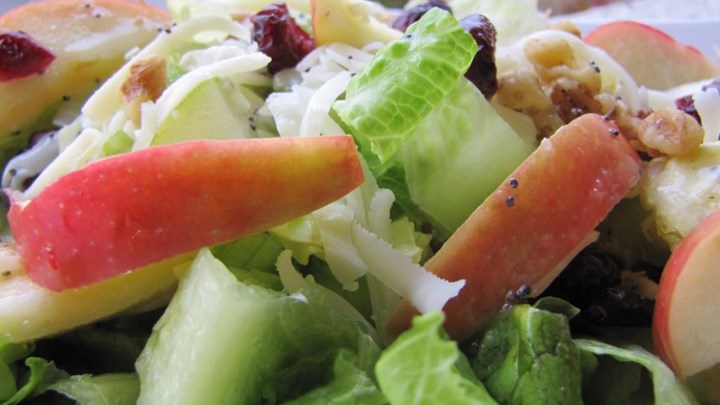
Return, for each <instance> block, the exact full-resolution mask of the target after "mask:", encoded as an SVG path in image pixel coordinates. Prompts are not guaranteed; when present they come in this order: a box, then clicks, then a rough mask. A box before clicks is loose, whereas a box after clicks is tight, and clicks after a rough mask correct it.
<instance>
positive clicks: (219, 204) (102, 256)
mask: <svg viewBox="0 0 720 405" xmlns="http://www.w3.org/2000/svg"><path fill="white" fill-rule="evenodd" d="M362 182H363V172H362V168H361V166H360V162H359V159H358V157H357V152H356V148H355V144H354V142H353V140H352V137H350V136H325V137H303V138H269V139H243V140H232V141H192V142H185V143H179V144H174V145H168V146H160V147H155V148H149V149H145V150H141V151H138V152H133V153H128V154H125V155H118V156H116V157H111V158H107V159H103V160H99V161H97V162H95V163H92V164H90V165H88V166H87V167H85V168H83V169H81V170H78V171H75V172H71V173H69V174H67V175H65V176H63V177H61V178H60V179H59V180H58V181H57V182H55V183H53V184H52V185H50V186H49V187H48V188H47V189H45V190H44V191H43V192H41V193H40V195H38V196H37V197H36V198H34V199H32V200H31V201H29V202H28V203H25V202H13V203H12V205H11V207H10V211H9V214H8V220H9V223H10V229H11V231H12V233H13V236H14V237H15V241H16V243H17V248H18V251H19V253H20V255H21V257H22V260H23V263H24V265H25V268H26V270H27V272H28V275H29V276H30V277H31V278H32V279H33V280H34V281H35V282H37V283H39V284H41V285H43V286H45V287H47V288H50V289H52V290H63V289H68V288H75V287H79V286H82V285H86V284H90V283H94V282H98V281H101V280H103V279H106V278H109V277H112V276H114V275H116V274H120V273H123V272H125V271H128V270H131V269H135V268H138V267H141V266H144V265H147V264H150V263H154V262H157V261H160V260H162V259H166V258H169V257H173V256H176V255H178V254H181V253H185V252H190V251H194V250H196V249H199V248H201V247H203V246H209V245H213V244H217V243H221V242H224V241H229V240H232V239H235V238H238V237H240V236H243V235H248V234H253V233H256V232H259V231H263V230H266V229H268V228H271V227H273V226H276V225H279V224H282V223H284V222H287V221H289V220H291V219H293V218H296V217H298V216H301V215H303V214H306V213H309V212H311V211H313V210H315V209H318V208H320V207H322V206H324V205H326V204H328V203H330V202H332V201H334V200H336V199H338V198H340V197H342V196H344V195H345V194H347V193H348V192H350V191H351V190H353V189H354V188H356V187H357V186H359V185H360V184H361V183H362Z"/></svg>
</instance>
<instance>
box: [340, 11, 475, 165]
mask: <svg viewBox="0 0 720 405" xmlns="http://www.w3.org/2000/svg"><path fill="white" fill-rule="evenodd" d="M476 51H477V44H476V43H475V40H474V39H473V38H472V36H470V34H468V33H467V32H465V30H464V29H463V28H462V26H460V24H459V23H458V22H457V20H456V19H455V18H454V17H453V16H452V15H451V14H449V13H448V12H446V11H444V10H441V9H439V8H434V9H432V10H430V11H428V12H427V13H426V14H425V15H424V16H423V17H422V18H421V19H420V20H419V21H418V22H417V23H415V24H413V25H411V26H410V27H409V28H408V29H407V31H406V35H405V37H404V38H402V39H399V40H396V41H393V42H391V43H389V44H388V45H387V46H386V47H385V48H383V49H381V50H380V51H379V52H378V53H377V54H376V56H375V58H374V60H373V61H372V63H371V64H370V65H369V66H367V67H366V68H365V69H364V70H363V71H362V72H360V74H358V75H356V76H355V77H353V79H352V80H351V81H350V83H349V85H348V88H347V91H346V96H345V100H339V101H336V102H335V104H334V105H333V109H334V112H335V114H336V115H337V117H338V118H339V120H340V122H339V123H340V124H341V126H343V127H344V128H345V129H346V130H347V131H349V133H351V134H353V136H354V137H355V139H356V141H357V142H358V143H359V144H360V146H361V149H362V150H363V153H365V154H368V153H372V154H375V155H377V157H378V158H379V159H380V161H381V162H385V161H387V160H388V159H389V158H390V157H391V156H393V155H394V154H395V152H396V151H397V149H398V148H399V147H400V145H402V143H403V142H405V140H406V139H407V138H408V137H410V136H411V135H412V131H413V130H414V129H415V128H416V127H417V125H418V124H419V123H420V121H421V120H422V119H423V118H424V117H425V116H427V115H428V114H429V113H430V111H432V109H433V108H434V107H435V106H436V105H437V104H438V103H439V102H440V101H441V100H442V99H443V97H445V95H447V94H448V93H449V92H450V91H451V90H452V89H453V88H454V87H455V83H457V81H458V80H459V79H460V78H461V77H462V75H463V74H464V73H465V71H466V70H467V68H468V66H470V63H471V62H472V59H473V57H474V56H475V53H476Z"/></svg>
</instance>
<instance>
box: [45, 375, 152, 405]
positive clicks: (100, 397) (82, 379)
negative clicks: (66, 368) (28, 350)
mask: <svg viewBox="0 0 720 405" xmlns="http://www.w3.org/2000/svg"><path fill="white" fill-rule="evenodd" d="M48 389H49V390H51V391H55V392H58V393H60V394H62V395H64V396H66V397H68V398H72V399H73V400H75V401H76V403H78V404H79V405H133V404H135V403H136V401H137V398H138V393H139V392H140V381H139V380H138V376H137V374H135V373H124V374H103V375H98V376H92V375H76V376H72V377H69V378H66V379H62V380H60V381H58V382H55V383H53V384H51V385H50V386H48Z"/></svg>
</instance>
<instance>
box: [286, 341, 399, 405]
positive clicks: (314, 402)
mask: <svg viewBox="0 0 720 405" xmlns="http://www.w3.org/2000/svg"><path fill="white" fill-rule="evenodd" d="M375 350H377V349H375ZM375 358H377V357H374V359H375ZM374 359H373V361H374ZM360 362H361V360H360V359H359V357H358V355H357V354H355V353H353V352H352V351H349V350H346V349H342V350H340V352H339V353H338V354H337V356H335V360H334V362H333V364H332V378H331V380H330V382H329V383H328V384H327V385H324V386H322V387H318V388H315V389H314V390H312V391H310V392H307V393H305V394H303V395H302V396H300V397H298V398H296V399H293V400H291V401H288V402H285V405H342V404H347V405H352V404H363V405H383V404H387V400H386V399H385V396H384V395H383V394H382V393H381V392H380V389H379V388H378V387H377V386H376V385H375V383H374V381H373V380H372V378H371V374H369V372H368V370H366V369H363V367H362V366H361V365H359V363H360ZM373 365H374V363H371V364H370V365H369V366H370V369H372V366H373ZM298 371H300V372H304V371H303V370H298ZM370 372H371V370H370Z"/></svg>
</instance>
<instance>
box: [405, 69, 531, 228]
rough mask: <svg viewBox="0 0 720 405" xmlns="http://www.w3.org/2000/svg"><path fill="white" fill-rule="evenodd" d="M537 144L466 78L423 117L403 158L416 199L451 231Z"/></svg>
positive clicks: (413, 196)
mask: <svg viewBox="0 0 720 405" xmlns="http://www.w3.org/2000/svg"><path fill="white" fill-rule="evenodd" d="M468 109H471V110H472V113H468ZM532 150H533V147H532V146H531V145H529V144H527V143H525V141H523V140H522V139H521V138H520V137H519V136H518V135H517V134H516V133H515V131H514V130H513V129H512V127H511V126H510V125H509V124H508V123H507V122H505V120H504V119H503V118H502V117H501V116H500V115H499V114H498V113H497V112H496V111H495V109H494V108H493V106H492V105H491V104H490V103H489V102H488V101H487V100H486V99H485V96H483V94H482V93H481V92H480V90H478V89H477V87H475V85H473V84H472V83H471V82H469V81H467V80H464V79H463V80H460V81H459V82H458V83H457V85H456V86H455V87H454V89H452V91H451V92H450V94H448V95H447V96H446V97H445V98H444V99H443V100H442V101H441V102H440V103H439V104H438V105H437V107H436V108H435V109H434V110H433V111H432V112H431V113H430V114H429V115H428V116H427V117H426V118H425V119H423V120H422V122H421V123H420V125H419V126H418V128H417V129H416V130H415V131H414V132H413V134H412V137H410V139H408V140H407V142H405V144H403V145H402V147H401V150H400V152H398V154H397V158H398V159H399V160H400V161H402V162H403V167H404V169H405V174H406V176H405V179H406V181H407V185H408V188H409V191H410V196H411V197H412V200H413V201H414V202H415V203H416V204H417V205H418V206H419V207H420V209H422V210H423V211H424V212H426V213H428V214H429V215H430V216H431V217H432V218H434V219H435V220H436V221H437V222H438V223H439V225H440V227H441V228H442V229H443V230H444V231H445V233H446V234H450V233H452V232H453V231H455V229H457V228H458V227H459V226H460V225H461V224H462V223H463V222H464V221H465V219H467V217H469V216H470V214H471V213H472V212H473V211H474V210H475V208H477V206H478V205H480V204H481V203H482V202H483V200H485V198H486V197H487V196H488V195H490V194H491V193H492V192H493V191H495V189H496V188H497V186H498V185H500V183H502V182H503V180H504V179H505V178H506V177H507V176H508V175H509V174H510V173H511V172H512V171H513V170H514V169H515V168H516V167H517V166H518V165H519V164H520V163H521V162H522V161H523V160H525V158H526V157H528V155H530V153H531V152H532ZM449 195H452V196H453V198H448V196H449Z"/></svg>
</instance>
